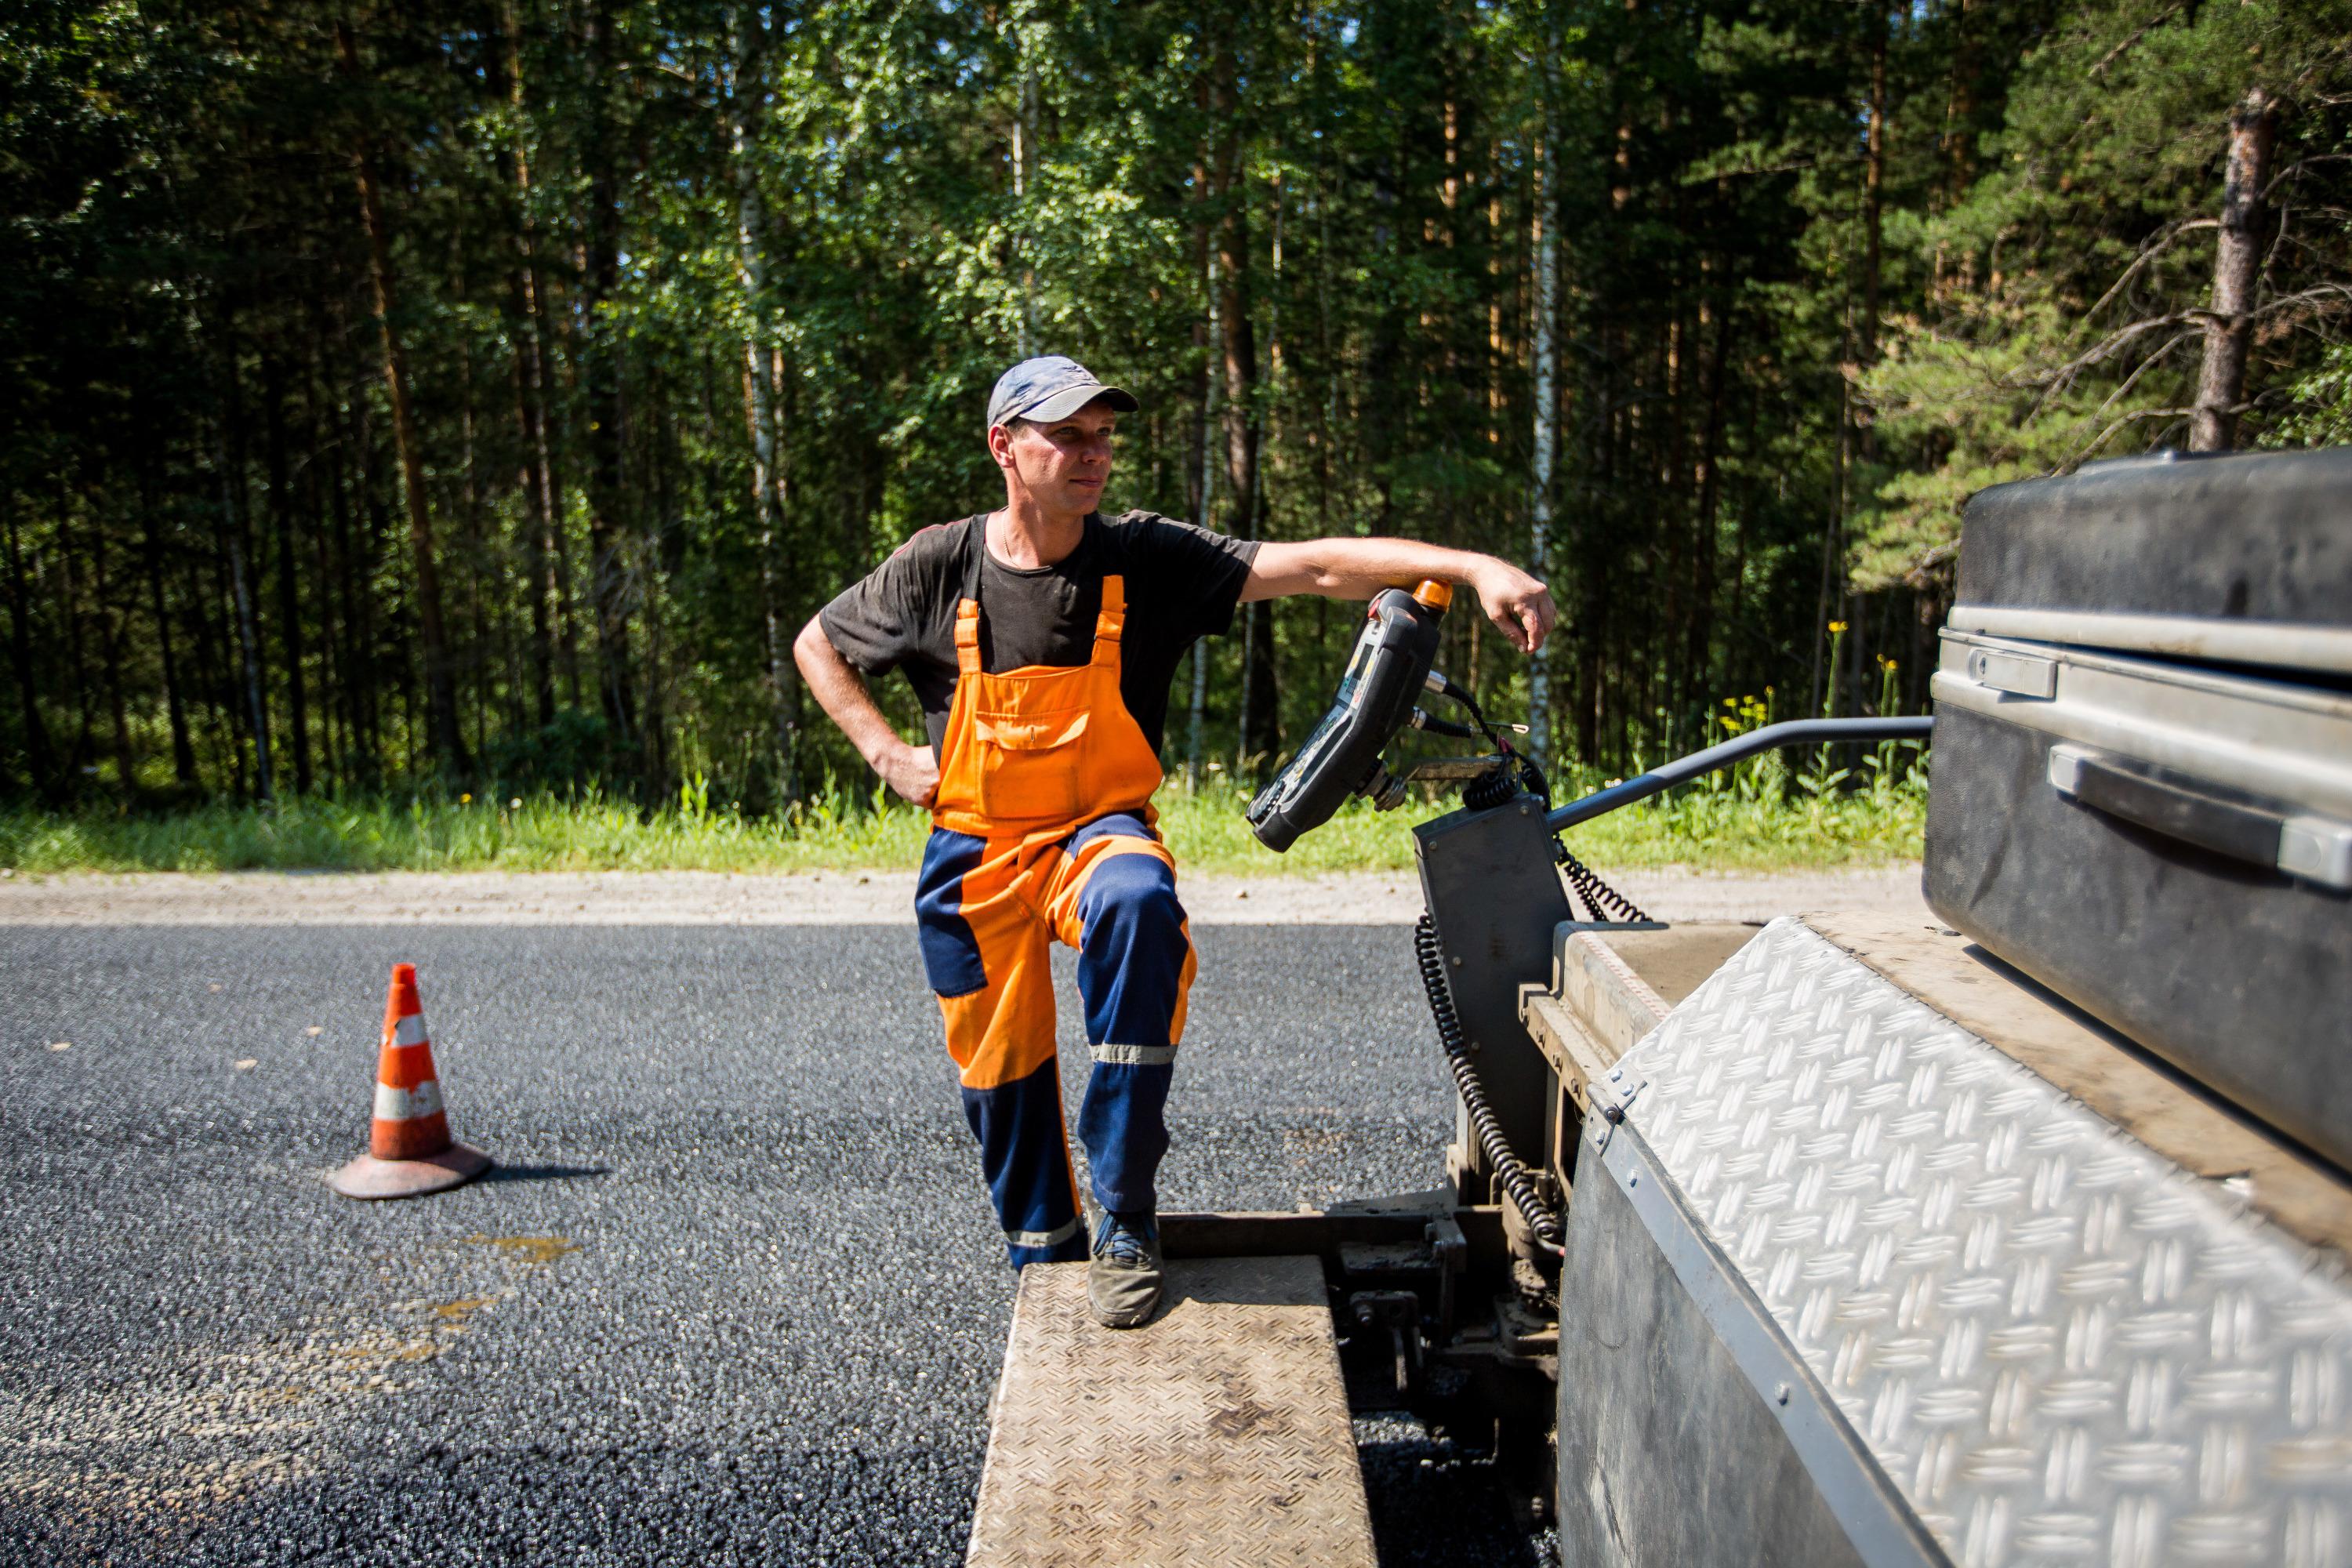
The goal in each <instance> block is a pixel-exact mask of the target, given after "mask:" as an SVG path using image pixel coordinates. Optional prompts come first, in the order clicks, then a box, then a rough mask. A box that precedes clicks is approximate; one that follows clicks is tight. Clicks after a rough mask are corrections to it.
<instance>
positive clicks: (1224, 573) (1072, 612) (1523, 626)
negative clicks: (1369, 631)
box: [793, 355, 1555, 1328]
mask: <svg viewBox="0 0 2352 1568" xmlns="http://www.w3.org/2000/svg"><path fill="white" fill-rule="evenodd" d="M1137 406H1138V405H1137V403H1136V400H1135V398H1134V396H1133V395H1130V394H1129V393H1127V392H1124V391H1122V390H1120V389H1119V388H1118V387H1116V386H1108V385H1105V384H1103V383H1102V382H1100V381H1098V380H1097V379H1096V378H1095V376H1094V375H1093V374H1091V373H1089V372H1088V371H1087V369H1086V367H1084V366H1083V365H1080V364H1078V363H1076V361H1073V360H1069V359H1066V358H1062V357H1060V356H1058V355H1048V356H1045V357H1043V358H1038V359H1030V360H1024V361H1023V362H1022V363H1019V364H1016V365H1014V366H1013V368H1012V369H1010V370H1008V371H1006V372H1005V373H1004V374H1003V377H1002V378H1001V379H1000V380H999V381H998V382H997V383H996V387H995V390H994V392H993V393H992V395H991V396H990V398H989V404H988V425H987V441H988V450H989V455H990V456H991V457H992V458H994V459H995V461H996V466H997V468H999V469H1001V470H1002V471H1003V479H1004V504H1003V506H1002V507H1001V508H999V509H997V510H993V511H989V512H983V513H981V514H979V515H977V516H973V517H968V518H965V519H963V520H962V521H957V522H949V523H942V524H940V525H938V526H936V527H931V528H926V529H924V530H922V531H920V532H919V533H917V534H916V535H915V536H914V537H913V538H911V539H909V540H908V541H907V542H906V543H904V544H902V545H901V546H899V548H898V552H896V553H895V554H893V555H892V556H891V557H890V558H889V559H888V560H887V561H885V562H884V563H882V564H881V565H880V566H878V567H877V568H876V569H875V570H874V572H873V573H871V574H869V575H867V576H866V578H865V579H864V580H863V581H861V582H859V583H857V584H854V585H853V586H851V587H850V588H848V589H847V590H846V591H845V592H844V593H843V594H842V595H840V596H839V597H838V598H836V599H835V600H834V601H833V602H832V603H831V604H829V605H825V607H824V609H823V610H821V611H820V612H818V614H817V616H815V618H814V619H813V620H811V621H810V622H809V624H808V626H806V627H804V628H803V630H802V632H801V634H800V637H799V638H798V640H797V642H796V643H795V644H794V648H793V652H794V656H795V658H796V659H797V661H798V663H799V665H800V668H801V672H802V675H803V677H804V678H805V679H806V680H807V682H808V687H809V689H810V690H811V691H812V692H814V694H815V696H816V700H818V701H819V702H820V703H822V704H823V705H824V710H825V712H826V713H828V714H829V715H831V716H832V718H833V721H834V722H835V723H836V724H838V725H839V726H840V727H841V729H842V731H843V733H845V735H847V736H848V737H849V739H850V740H851V741H852V742H855V743H856V747H857V749H858V751H859V752H861V753H863V755H864V756H865V758H866V762H867V763H870V764H872V766H873V767H874V769H875V771H876V772H877V773H879V774H880V775H881V776H882V778H883V780H884V782H886V783H887V784H888V785H889V787H890V788H891V789H892V790H894V791H896V792H897V793H898V795H900V796H902V797H903V798H905V799H907V800H908V801H911V802H913V803H915V804H916V805H923V806H928V807H929V809H930V813H931V825H932V826H931V834H930V839H929V845H928V846H927V847H926V848H925V850H924V852H923V864H922V870H921V875H920V878H919V880H918V883H917V887H916V893H915V913H916V918H917V921H918V924H919V937H920V945H921V950H922V959H923V967H924V970H925V971H926V974H927V977H928V979H929V984H930V987H931V989H932V991H934V992H935V993H937V994H938V996H939V999H940V1011H941V1012H942V1013H943V1014H944V1015H945V1016H946V1020H947V1044H948V1053H949V1055H950V1056H951V1057H952V1058H954V1059H955V1064H956V1067H957V1068H958V1070H959V1073H960V1075H961V1080H962V1088H963V1108H964V1115H965V1117H966V1119H967V1120H968V1121H970V1122H971V1130H972V1132H973V1133H974V1135H975V1136H976V1137H977V1138H978V1139H979V1141H980V1148H981V1166H982V1173H983V1174H984V1175H985V1177H986V1180H987V1184H988V1191H989V1196H990V1198H991V1200H992V1203H993V1205H994V1206H995V1210H996V1215H997V1219H998V1221H999V1222H1000V1223H1001V1224H1002V1225H1003V1228H1004V1239H1005V1246H1006V1248H1007V1251H1008V1253H1009V1255H1010V1258H1011V1260H1012V1263H1013V1267H1014V1268H1022V1267H1023V1266H1024V1265H1026V1264H1030V1263H1039V1262H1064V1261H1070V1262H1075V1261H1077V1260H1079V1259H1082V1258H1084V1259H1090V1263H1089V1268H1088V1272H1087V1300H1088V1303H1089V1305H1090V1306H1091V1308H1092V1310H1093V1312H1094V1315H1095V1317H1096V1318H1097V1320H1098V1321H1101V1322H1102V1323H1104V1324H1106V1325H1108V1326H1109V1327H1113V1328H1132V1327H1135V1326H1137V1325H1139V1324H1141V1323H1143V1322H1144V1321H1147V1320H1148V1319H1149V1318H1150V1316H1151V1314H1152V1311H1153V1310H1154V1309H1155V1308H1156V1307H1157V1306H1158V1305H1159V1300H1160V1285H1161V1279H1162V1267H1161V1261H1160V1235H1159V1225H1158V1221H1157V1218H1156V1210H1157V1207H1158V1189H1157V1186H1156V1184H1155V1182H1156V1178H1157V1175H1158V1172H1159V1167H1160V1157H1161V1155H1162V1154H1164V1153H1165V1152H1167V1148H1168V1131H1167V1126H1166V1121H1165V1110H1166V1106H1167V1100H1168V1089H1169V1082H1170V1079H1171V1075H1172V1074H1173V1071H1174V1067H1175V1058H1176V1047H1177V1044H1178V1042H1179V1040H1180V1039H1181V1037H1182V1036H1183V1032H1184V1005H1185V997H1186V994H1187V993H1188V992H1189V990H1190V989H1191V986H1192V973H1193V968H1194V964H1195V962H1196V956H1195V954H1194V952H1193V948H1192V936H1191V932H1190V929H1189V927H1188V926H1187V924H1186V921H1185V915H1184V908H1183V905H1182V904H1181V902H1180V901H1179V900H1178V899H1177V894H1176V863H1175V859H1174V858H1173V857H1172V856H1171V854H1170V853H1169V849H1168V846H1167V845H1166V844H1165V843H1163V842H1162V841H1161V840H1160V836H1159V834H1158V833H1157V832H1155V831H1154V827H1153V824H1154V822H1155V820H1156V814H1155V813H1154V811H1153V810H1152V805H1151V796H1152V793H1153V792H1154V791H1155V790H1157V789H1158V788H1159V787H1160V740H1161V733H1162V731H1163V730H1164V728H1165V726H1166V721H1167V716H1168V691H1169V686H1170V683H1171V679H1173V677H1174V675H1175V672H1176V667H1177V664H1178V662H1179V661H1180V660H1181V658H1183V656H1184V654H1185V651H1186V650H1187V649H1188V648H1190V647H1192V644H1193V643H1194V642H1195V641H1196V640H1198V639H1199V638H1201V637H1207V636H1210V635H1213V634H1216V633H1222V632H1223V631H1225V630H1226V629H1227V628H1228V627H1229V626H1231V625H1232V624H1233V618H1234V607H1235V606H1236V605H1240V604H1244V603H1247V602H1249V601H1251V600H1255V599H1271V598H1275V597H1277V596H1280V595H1289V594H1318V595H1324V596H1325V597H1328V598H1338V599H1369V598H1370V597H1371V596H1372V595H1374V594H1377V593H1378V592H1380V591H1381V589H1382V588H1385V587H1389V586H1391V585H1392V584H1404V585H1408V586H1409V585H1411V584H1414V583H1417V582H1420V581H1422V580H1423V579H1425V578H1435V579H1439V580H1442V581H1444V582H1447V583H1453V584H1468V585H1469V586H1470V587H1471V588H1472V589H1474V590H1475V592H1476V593H1477V595H1478V597H1479V599H1480V601H1481V603H1482V604H1483V605H1484V608H1485V610H1486V615H1487V616H1488V617H1489V618H1490V619H1492V620H1493V621H1494V622H1495V624H1496V626H1498V627H1499V628H1501V630H1502V633H1503V635H1504V636H1505V637H1507V638H1508V639H1509V641H1510V642H1511V644H1512V646H1513V647H1517V648H1519V649H1520V650H1522V651H1532V650H1534V649H1535V648H1537V647H1540V646H1541V645H1542V643H1543V640H1544V637H1545V636H1546V634H1548V633H1549V631H1550V629H1551V626H1552V622H1553V618H1554V615H1555V612H1554V610H1553V607H1552V602H1551V597H1550V595H1549V593H1547V592H1546V590H1545V588H1544V585H1543V584H1541V583H1538V582H1537V581H1536V580H1535V579H1534V578H1533V577H1530V576H1528V574H1526V573H1524V572H1522V571H1520V570H1518V569H1517V567H1515V566H1512V565H1511V564H1510V563H1507V562H1505V561H1501V560H1497V559H1496V558H1495V557H1493V556H1490V555H1476V554H1472V553H1470V552H1466V551H1460V550H1446V549H1441V548H1439V547H1438V546H1435V545H1431V544H1423V543H1419V542H1415V541H1412V540H1405V539H1321V540H1310V541H1306V542H1297V543H1289V542H1273V541H1266V542H1257V541H1253V540H1243V539H1234V538H1232V537H1229V536H1227V535H1224V534H1220V533H1214V532H1212V531H1209V530H1207V529H1202V528H1195V527H1192V526H1191V525H1189V524H1186V523H1181V522H1176V521H1171V520H1170V519H1168V518H1165V517H1161V516H1159V515H1158V514H1156V513H1153V512H1149V511H1130V512H1126V513H1123V514H1121V515H1118V516H1114V517H1105V516H1104V515H1102V513H1101V512H1100V510H1098V509H1099V506H1100V503H1101V500H1102V493H1103V485H1104V482H1105V480H1106V479H1108V477H1109V475H1110V469H1111V459H1112V450H1113V436H1114V434H1115V432H1116V430H1117V427H1118V420H1119V417H1120V416H1122V415H1127V414H1132V413H1134V412H1135V411H1136V408H1137ZM894 668H895V669H903V670H905V671H906V672H907V676H908V680H909V681H910V682H911V683H912V685H913V687H914V689H915V695H916V697H917V699H918V700H919V702H920V703H921V705H922V710H923V717H924V721H925V724H926V728H927V729H928V731H929V743H928V744H921V745H918V744H910V743H909V742H907V741H905V740H903V739H901V738H900V736H899V735H898V732H897V731H895V730H893V729H892V728H891V726H890V723H889V721H888V720H887V719H886V718H884V716H883V714H882V712H881V710H879V709H878V708H877V707H876V706H875V704H874V700H873V698H872V697H871V696H870V695H869V694H868V692H867V690H866V685H865V680H866V678H869V677H875V676H879V675H882V674H884V673H886V672H887V671H889V670H891V669H894ZM1055 941H1059V942H1065V943H1066V944H1067V945H1069V946H1070V947H1073V948H1075V949H1076V950H1077V953H1078V963H1077V980H1078V994H1079V996H1080V999H1081V1000H1082V1002H1083V1004H1084V1008H1085V1013H1086V1031H1087V1043H1088V1046H1089V1047H1090V1048H1091V1050H1092V1053H1093V1057H1094V1063H1093V1067H1092V1068H1091V1070H1090V1073H1089V1075H1088V1078H1087V1089H1086V1096H1085V1099H1084V1100H1083V1102H1082V1103H1081V1105H1080V1108H1079V1111H1078V1139H1079V1141H1080V1142H1082V1143H1083V1144H1084V1145H1085V1146H1086V1151H1087V1173H1088V1176H1089V1178H1090V1183H1091V1185H1092V1187H1093V1190H1094V1196H1095V1202H1096V1204H1097V1208H1098V1209H1099V1211H1100V1218H1099V1220H1098V1222H1097V1225H1096V1226H1095V1228H1094V1231H1093V1234H1092V1236H1091V1237H1089V1235H1088V1232H1087V1223H1086V1219H1085V1216H1084V1215H1083V1214H1082V1212H1081V1209H1080V1205H1079V1199H1078V1190H1077V1182H1076V1175H1075V1173H1074V1172H1073V1169H1072V1166H1071V1162H1070V1154H1069V1148H1068V1144H1067V1142H1066V1138H1065V1136H1064V1131H1063V1116H1062V1098H1061V1087H1060V1080H1059V1077H1058V1074H1057V1072H1056V1064H1055V1044H1054V983H1053V973H1052V969H1051V967H1050V964H1049V962H1048V960H1049V957H1050V952H1051V949H1050V945H1049V944H1050V943H1051V942H1055Z"/></svg>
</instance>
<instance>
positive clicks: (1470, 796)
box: [1462, 767, 1519, 811]
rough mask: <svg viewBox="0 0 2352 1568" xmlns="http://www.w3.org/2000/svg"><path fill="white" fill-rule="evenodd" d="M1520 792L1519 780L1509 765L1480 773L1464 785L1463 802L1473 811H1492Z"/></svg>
mask: <svg viewBox="0 0 2352 1568" xmlns="http://www.w3.org/2000/svg"><path fill="white" fill-rule="evenodd" d="M1518 793H1519V781H1518V780H1517V778H1515V777H1513V776H1512V773H1511V770H1510V769H1509V768H1507V767H1500V768H1496V770H1495V771H1494V772H1493V773H1480V774H1479V775H1478V776H1477V777H1476V778H1475V779H1472V780H1471V781H1470V782H1469V783H1468V784H1464V785H1463V786H1462V804H1463V805H1466V806H1468V807H1469V808H1470V809H1471V810H1473V811H1492V810H1493V809H1494V808H1495V807H1496V806H1498V805H1502V804H1503V803H1504V802H1506V801H1507V800H1509V799H1510V798H1511V797H1512V796H1513V795H1517V794H1518Z"/></svg>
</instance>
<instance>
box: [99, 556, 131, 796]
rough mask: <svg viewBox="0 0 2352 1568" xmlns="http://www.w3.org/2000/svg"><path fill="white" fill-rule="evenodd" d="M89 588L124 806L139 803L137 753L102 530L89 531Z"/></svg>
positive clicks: (119, 618) (121, 617)
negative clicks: (93, 601)
mask: <svg viewBox="0 0 2352 1568" xmlns="http://www.w3.org/2000/svg"><path fill="white" fill-rule="evenodd" d="M89 563H90V586H91V588H92V590H93V591H94V593H95V595H96V601H97V605H98V640H99V651H100V653H101V654H103V655H104V656H105V660H106V668H105V670H104V671H103V674H104V676H105V679H106V711H107V718H108V721H109V722H110V726H111V728H112V731H113V735H114V779H115V784H117V786H119V787H120V788H121V791H122V801H123V804H124V805H137V804H138V803H139V752H138V748H137V747H135V746H133V745H132V744H131V718H130V715H129V714H128V713H127V712H126V711H125V710H124V708H123V703H122V666H123V662H124V660H125V658H126V657H127V655H128V650H127V649H126V648H124V647H123V646H122V644H123V639H122V633H121V623H122V622H123V621H125V620H127V619H128V618H129V617H128V616H126V615H122V614H119V613H118V612H117V611H116V609H115V605H114V594H113V591H112V590H111V589H110V587H109V586H108V584H107V581H106V530H105V529H104V528H103V527H102V526H101V527H96V528H93V529H91V530H90V540H89Z"/></svg>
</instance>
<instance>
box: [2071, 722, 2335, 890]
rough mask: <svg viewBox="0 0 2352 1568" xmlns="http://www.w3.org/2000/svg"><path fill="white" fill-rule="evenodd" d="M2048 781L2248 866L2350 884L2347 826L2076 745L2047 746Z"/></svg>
mask: <svg viewBox="0 0 2352 1568" xmlns="http://www.w3.org/2000/svg"><path fill="white" fill-rule="evenodd" d="M2050 784H2051V786H2052V787H2053V788H2054V789H2055V790H2057V791H2058V793H2059V794H2061V795H2064V796H2065V797H2066V798H2067V799H2069V800H2072V801H2074V802H2075V803H2076V804H2078V805H2087V806H2089V807H2091V808H2092V809H2093V810H2094V811H2099V812H2104V813H2105V814H2106V815H2107V816H2113V817H2116V818H2119V819H2120V820H2122V821H2125V822H2128V823H2131V824H2133V825H2134V826H2139V827H2145V828H2147V830H2148V831H2149V832H2151V833H2160V834H2163V835H2164V836H2165V837H2168V838H2178V839H2179V840H2180V841H2181V842H2182V843H2184V844H2194V845H2197V846H2198V847H2200V848H2204V849H2210V850H2211V851H2213V853H2215V854H2216V855H2226V856H2228V857H2229V858H2231V859H2232V860H2242V861H2244V862H2246V863H2247V864H2249V865H2253V866H2261V867H2264V868H2275V869H2277V870H2281V871H2284V872H2286V873H2287V874H2288V875H2290V876H2294V877H2301V878H2303V879H2305V880H2306V881H2313V882H2318V883H2320V884H2322V885H2323V886H2326V887H2330V888H2352V825H2347V824H2346V823H2341V822H2336V821H2332V820H2330V819H2329V818H2326V817H2321V816H2301V815H2297V816H2290V815H2288V814H2287V813H2286V812H2284V811H2279V810H2274V809H2273V808H2271V807H2269V806H2267V805H2262V804H2260V803H2258V802H2256V801H2253V800H2250V799H2234V800H2232V799H2227V798H2224V797H2223V796H2221V795H2213V794H2209V793H2208V792H2206V791H2204V790H2201V789H2194V788H2190V787H2189V786H2187V785H2185V784H2174V783H2172V782H2170V781H2169V780H2167V779H2162V778H2158V777H2156V776H2155V775H2154V774H2152V773H2147V772H2143V771H2142V770H2141V769H2140V768H2137V767H2134V766H2130V765H2127V764H2124V763H2118V762H2117V761H2116V760H2115V759H2111V758H2108V757H2104V756H2101V755H2100V754H2099V753H2098V752H2093V751H2090V750H2088V749H2087V748H2085V747H2082V746H2053V747H2052V748H2051V749H2050Z"/></svg>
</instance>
